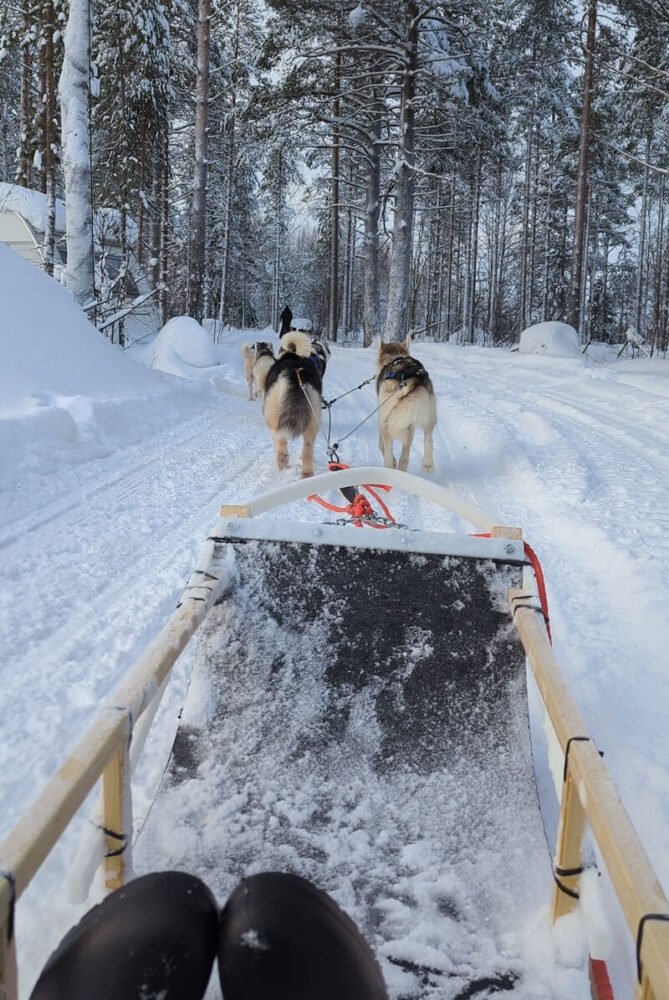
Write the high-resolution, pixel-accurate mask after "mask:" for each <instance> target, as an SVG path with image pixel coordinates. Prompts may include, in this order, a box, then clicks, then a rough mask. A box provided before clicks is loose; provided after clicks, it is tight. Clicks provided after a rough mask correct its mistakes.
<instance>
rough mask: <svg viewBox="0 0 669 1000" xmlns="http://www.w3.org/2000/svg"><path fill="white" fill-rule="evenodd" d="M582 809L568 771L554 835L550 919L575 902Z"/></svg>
mask: <svg viewBox="0 0 669 1000" xmlns="http://www.w3.org/2000/svg"><path fill="white" fill-rule="evenodd" d="M584 833H585V811H584V809H583V806H582V805H581V800H580V799H579V797H578V794H577V791H576V786H575V784H574V779H573V778H572V776H571V774H570V773H569V771H568V772H567V775H566V778H565V782H564V784H563V786H562V801H561V803H560V825H559V827H558V834H557V846H556V850H555V861H554V863H553V875H554V878H555V886H554V889H553V904H552V907H551V914H552V917H553V920H557V919H558V918H559V917H563V916H564V915H565V913H571V911H572V910H573V909H575V907H576V904H577V903H578V887H579V882H580V879H581V872H582V871H583V835H584Z"/></svg>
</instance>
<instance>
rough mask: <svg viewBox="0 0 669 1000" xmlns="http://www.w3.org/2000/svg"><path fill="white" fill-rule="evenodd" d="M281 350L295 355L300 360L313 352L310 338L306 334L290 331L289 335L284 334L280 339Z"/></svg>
mask: <svg viewBox="0 0 669 1000" xmlns="http://www.w3.org/2000/svg"><path fill="white" fill-rule="evenodd" d="M281 350H282V351H288V352H289V353H290V354H297V355H298V356H299V357H301V358H308V357H309V355H310V354H311V352H312V350H313V347H312V344H311V337H310V336H309V334H308V333H302V332H301V331H299V330H291V332H290V333H286V334H284V335H283V337H282V338H281Z"/></svg>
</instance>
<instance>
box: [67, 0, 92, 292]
mask: <svg viewBox="0 0 669 1000" xmlns="http://www.w3.org/2000/svg"><path fill="white" fill-rule="evenodd" d="M91 17H92V10H91V0H70V13H69V16H68V19H67V28H66V30H65V53H64V58H63V70H62V73H61V75H60V84H59V92H60V104H61V118H62V128H63V173H64V175H65V205H66V209H67V287H68V288H69V289H70V291H71V292H72V294H73V295H74V297H75V298H76V300H77V302H79V303H80V304H81V305H86V304H88V303H89V302H92V301H93V300H94V299H95V269H94V267H95V265H94V243H93V199H92V192H91V157H90V148H89V139H88V108H89V68H90V63H91V50H90V36H91Z"/></svg>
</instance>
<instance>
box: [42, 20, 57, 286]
mask: <svg viewBox="0 0 669 1000" xmlns="http://www.w3.org/2000/svg"><path fill="white" fill-rule="evenodd" d="M55 31H56V23H55V18H54V10H53V3H52V0H45V3H44V32H45V36H46V37H45V43H44V181H45V190H46V220H45V224H44V262H45V263H44V266H45V270H46V272H47V274H53V260H54V253H55V245H56V156H55V151H54V149H55V145H56V135H55V120H56V67H55V53H54V44H53V37H54V33H55Z"/></svg>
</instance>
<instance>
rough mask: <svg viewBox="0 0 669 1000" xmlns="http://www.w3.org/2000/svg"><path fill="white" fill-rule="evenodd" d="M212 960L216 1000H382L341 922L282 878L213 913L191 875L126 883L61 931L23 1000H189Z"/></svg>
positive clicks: (269, 877) (268, 877)
mask: <svg viewBox="0 0 669 1000" xmlns="http://www.w3.org/2000/svg"><path fill="white" fill-rule="evenodd" d="M216 957H218V972H219V978H220V984H221V990H222V993H223V997H224V1000H387V992H386V988H385V984H384V981H383V976H382V974H381V970H380V969H379V966H378V964H377V962H376V960H375V958H374V955H373V954H372V951H371V949H370V948H369V946H368V945H367V943H366V941H365V940H364V938H363V937H362V935H361V934H360V932H359V931H358V929H357V927H356V925H355V924H354V923H353V921H352V920H351V919H350V917H348V916H347V915H346V914H345V913H344V912H343V910H341V909H340V908H339V907H338V906H337V904H336V903H335V902H334V900H333V899H331V898H330V896H328V895H327V894H326V893H324V892H322V891H321V890H320V889H317V888H316V886H314V885H313V884H312V883H311V882H308V881H307V880H306V879H303V878H300V877H299V876H297V875H289V874H285V873H282V872H263V873H261V874H259V875H252V876H250V877H249V878H246V879H244V880H243V881H242V882H241V883H240V884H239V885H238V886H237V888H236V889H235V890H234V892H233V893H232V895H231V896H230V898H229V899H228V901H227V903H226V904H225V907H224V908H223V911H222V913H220V914H219V910H218V907H217V905H216V900H215V899H214V896H213V895H212V893H211V892H210V891H209V889H208V888H207V886H206V885H205V884H204V882H202V881H200V879H198V878H196V877H195V876H192V875H188V874H186V873H184V872H159V873H155V874H152V875H145V876H143V877H141V878H137V879H135V880H134V881H132V882H130V883H128V885H127V886H124V887H123V888H121V889H117V890H116V892H113V893H112V894H111V895H110V896H108V897H107V898H106V899H105V900H104V901H103V902H102V903H101V904H100V905H99V906H96V907H94V909H92V910H91V911H90V912H89V913H87V914H86V915H85V916H84V917H83V919H82V920H81V921H80V922H79V924H77V926H76V927H74V928H73V929H72V930H71V931H69V933H68V934H67V935H66V936H65V937H64V938H63V940H62V941H61V943H60V944H59V946H58V948H57V949H56V950H55V952H54V953H53V954H52V955H51V957H50V958H49V961H48V962H47V964H46V966H45V967H44V970H43V971H42V974H41V976H40V978H39V980H38V982H37V985H36V986H35V989H34V990H33V992H32V994H31V997H30V1000H144V998H149V997H151V998H153V997H160V998H161V1000H201V998H202V997H203V996H204V993H205V990H206V988H207V983H208V982H209V978H210V974H211V969H212V966H213V963H214V959H215V958H216Z"/></svg>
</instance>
